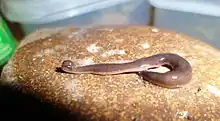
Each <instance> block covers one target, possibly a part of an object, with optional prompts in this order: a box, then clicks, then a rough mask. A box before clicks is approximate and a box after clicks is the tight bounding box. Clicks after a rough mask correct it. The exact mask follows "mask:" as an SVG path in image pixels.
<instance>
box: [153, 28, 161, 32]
mask: <svg viewBox="0 0 220 121" xmlns="http://www.w3.org/2000/svg"><path fill="white" fill-rule="evenodd" d="M151 31H152V32H159V29H157V28H152V29H151Z"/></svg>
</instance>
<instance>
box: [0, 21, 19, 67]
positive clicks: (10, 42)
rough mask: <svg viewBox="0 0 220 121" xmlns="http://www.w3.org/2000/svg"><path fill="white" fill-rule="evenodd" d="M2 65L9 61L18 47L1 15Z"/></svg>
mask: <svg viewBox="0 0 220 121" xmlns="http://www.w3.org/2000/svg"><path fill="white" fill-rule="evenodd" d="M0 22H1V23H0V67H1V68H2V67H3V66H4V64H6V63H7V61H8V59H10V58H11V57H12V55H13V53H14V51H15V49H16V47H17V43H16V41H15V39H14V37H13V35H12V34H11V31H10V30H9V28H8V26H7V24H6V23H5V21H4V20H3V19H2V18H1V17H0Z"/></svg>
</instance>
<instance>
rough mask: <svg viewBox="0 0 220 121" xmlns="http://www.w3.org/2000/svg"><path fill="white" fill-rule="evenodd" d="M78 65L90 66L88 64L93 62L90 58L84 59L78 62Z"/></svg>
mask: <svg viewBox="0 0 220 121" xmlns="http://www.w3.org/2000/svg"><path fill="white" fill-rule="evenodd" d="M78 64H79V65H90V64H94V61H93V60H92V58H85V59H82V60H79V61H78Z"/></svg>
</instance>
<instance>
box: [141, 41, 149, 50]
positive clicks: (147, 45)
mask: <svg viewBox="0 0 220 121" xmlns="http://www.w3.org/2000/svg"><path fill="white" fill-rule="evenodd" d="M141 46H142V47H143V48H144V49H148V48H150V45H149V44H148V43H147V42H146V43H144V44H141Z"/></svg>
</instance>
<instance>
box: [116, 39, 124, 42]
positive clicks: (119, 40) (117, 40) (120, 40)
mask: <svg viewBox="0 0 220 121" xmlns="http://www.w3.org/2000/svg"><path fill="white" fill-rule="evenodd" d="M115 41H116V42H123V41H124V39H116V40H115Z"/></svg>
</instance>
